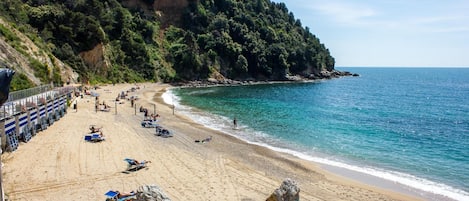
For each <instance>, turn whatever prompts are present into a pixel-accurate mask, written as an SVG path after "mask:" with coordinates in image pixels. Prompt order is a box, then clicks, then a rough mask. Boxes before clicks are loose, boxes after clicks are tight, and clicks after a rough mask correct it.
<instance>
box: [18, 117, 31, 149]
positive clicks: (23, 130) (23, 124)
mask: <svg viewBox="0 0 469 201" xmlns="http://www.w3.org/2000/svg"><path fill="white" fill-rule="evenodd" d="M28 114H29V111H27V112H23V113H21V114H19V115H17V116H15V118H16V128H17V129H16V133H18V134H19V139H21V140H22V141H23V142H28V141H29V140H31V137H32V134H31V129H30V127H29V124H28V120H29V115H28Z"/></svg>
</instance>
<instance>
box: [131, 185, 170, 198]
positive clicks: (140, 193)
mask: <svg viewBox="0 0 469 201" xmlns="http://www.w3.org/2000/svg"><path fill="white" fill-rule="evenodd" d="M137 201H171V199H169V197H168V196H167V195H166V194H165V193H164V192H163V190H161V189H160V187H158V186H156V185H144V186H140V187H139V188H138V189H137Z"/></svg>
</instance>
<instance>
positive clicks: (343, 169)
mask: <svg viewBox="0 0 469 201" xmlns="http://www.w3.org/2000/svg"><path fill="white" fill-rule="evenodd" d="M316 81H321V80H313V81H311V82H316ZM279 83H280V84H289V83H299V82H287V83H285V82H266V83H263V82H261V83H255V84H279ZM231 86H239V85H209V86H195V87H194V86H183V87H180V86H177V87H174V86H173V87H170V88H168V89H167V90H171V89H174V88H187V87H189V88H190V87H194V88H204V87H205V88H210V87H231ZM171 95H172V94H171ZM172 96H174V95H172ZM171 101H172V100H171ZM166 104H167V105H168V106H170V105H171V104H170V103H168V102H166ZM185 107H188V106H185ZM186 109H187V108H186ZM193 109H194V108H191V109H189V110H193ZM185 112H186V114H185V115H186V116H187V117H189V118H196V116H198V114H187V113H190V112H189V111H185ZM199 112H200V111H198V112H196V113H199ZM217 118H219V117H217ZM192 121H195V122H196V123H199V124H202V125H204V126H205V127H207V128H208V129H212V130H216V131H219V132H222V133H224V134H225V135H229V136H232V137H235V138H236V139H239V140H241V141H244V142H245V143H248V144H251V145H253V146H260V147H264V148H267V149H270V150H272V151H274V152H280V153H284V154H287V155H290V156H291V157H297V158H299V159H300V160H305V161H308V162H311V163H315V164H317V165H319V166H320V167H321V168H322V169H323V170H325V171H327V172H329V173H330V174H334V175H335V176H341V177H344V178H345V179H350V180H353V181H356V182H359V183H363V184H366V185H371V186H375V187H378V188H382V189H387V190H391V191H394V192H397V193H403V194H406V195H409V196H415V197H419V198H421V199H425V200H448V201H451V200H458V199H457V198H451V197H448V196H446V195H448V194H449V195H452V197H459V199H461V195H456V194H455V192H454V191H452V190H457V191H459V190H458V189H454V188H453V187H451V186H446V184H438V183H434V182H432V181H429V180H426V179H419V178H418V179H419V180H420V181H421V182H425V183H424V184H416V183H415V182H417V181H413V180H411V178H413V177H414V176H412V175H407V174H406V173H399V175H401V176H398V175H394V173H392V172H388V171H387V170H384V169H379V168H378V169H376V168H375V167H361V166H359V165H357V164H356V165H350V164H348V163H344V162H336V161H329V160H328V159H323V158H319V159H316V160H315V159H314V158H316V156H310V155H305V154H304V153H301V152H298V151H295V150H291V149H289V148H279V147H275V146H272V145H269V144H264V143H261V142H255V141H250V140H248V139H244V138H243V137H242V136H237V135H236V134H235V133H230V131H229V130H224V129H223V128H214V127H211V126H208V125H205V124H204V123H202V122H199V121H196V120H194V119H192ZM219 123H220V122H218V124H219ZM325 161H329V162H325ZM371 172H373V173H371ZM383 174H384V175H383ZM404 176H405V177H404ZM401 177H402V178H401ZM401 180H404V181H401ZM412 185H417V186H420V187H423V188H426V189H433V188H434V187H435V186H434V185H437V186H438V187H441V188H442V189H436V190H437V191H440V192H442V193H444V195H443V194H437V193H434V192H430V191H425V190H422V189H418V188H417V187H414V186H412ZM441 185H443V186H441ZM448 188H449V189H452V190H448ZM462 196H463V197H464V195H462ZM462 199H464V198H462Z"/></svg>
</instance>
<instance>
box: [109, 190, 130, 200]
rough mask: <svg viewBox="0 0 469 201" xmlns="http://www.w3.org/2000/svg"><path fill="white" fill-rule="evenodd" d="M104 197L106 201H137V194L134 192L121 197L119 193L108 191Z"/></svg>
mask: <svg viewBox="0 0 469 201" xmlns="http://www.w3.org/2000/svg"><path fill="white" fill-rule="evenodd" d="M104 195H105V196H107V198H106V201H130V200H136V199H137V194H136V193H134V192H131V194H130V195H121V194H120V193H119V191H112V190H110V191H108V192H107V193H105V194H104Z"/></svg>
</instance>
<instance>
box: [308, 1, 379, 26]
mask: <svg viewBox="0 0 469 201" xmlns="http://www.w3.org/2000/svg"><path fill="white" fill-rule="evenodd" d="M309 6H310V8H311V9H313V10H315V11H319V12H320V13H322V14H323V15H326V16H329V17H330V18H331V19H334V20H335V21H337V22H339V23H341V24H344V25H351V26H356V25H364V24H368V23H369V22H367V21H366V20H367V19H371V17H373V16H375V15H377V12H376V11H375V10H374V9H372V8H371V7H369V6H368V5H363V4H362V5H359V4H350V3H345V2H340V1H327V2H325V1H321V2H318V1H312V2H311V3H310V4H309Z"/></svg>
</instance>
